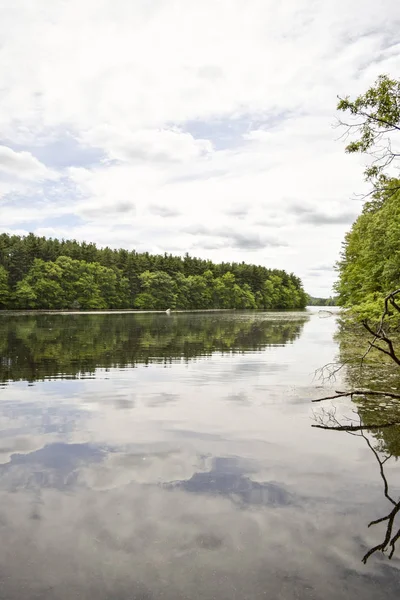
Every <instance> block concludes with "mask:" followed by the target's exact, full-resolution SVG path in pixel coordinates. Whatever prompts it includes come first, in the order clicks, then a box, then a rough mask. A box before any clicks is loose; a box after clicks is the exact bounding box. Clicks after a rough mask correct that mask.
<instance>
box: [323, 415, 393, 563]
mask: <svg viewBox="0 0 400 600" xmlns="http://www.w3.org/2000/svg"><path fill="white" fill-rule="evenodd" d="M384 412H385V411H384V410H383V413H384ZM354 413H355V414H357V411H354ZM314 418H315V421H316V423H315V424H314V425H312V427H316V428H319V429H326V430H330V431H342V432H343V431H344V432H346V433H348V434H349V435H354V436H357V437H361V438H362V439H363V440H364V441H365V443H366V444H367V446H368V448H369V449H370V450H371V452H372V453H373V455H374V457H375V459H376V461H377V463H378V465H379V474H380V477H381V479H382V482H383V493H384V496H385V498H386V499H387V500H388V501H389V502H390V504H391V505H392V509H391V510H390V511H389V513H388V514H386V515H385V516H383V517H381V518H379V519H375V520H374V521H371V522H370V523H369V524H368V527H372V526H373V525H378V524H380V523H385V524H386V530H385V535H384V537H383V540H382V541H381V542H380V543H379V544H376V545H375V546H373V547H372V548H370V549H369V550H368V552H367V553H366V554H365V555H364V556H363V559H362V562H363V563H364V564H366V563H367V561H368V559H369V558H370V556H372V555H373V554H375V553H376V552H382V553H388V554H387V556H388V558H389V559H391V558H392V557H393V556H394V553H395V551H396V543H397V541H398V540H399V538H400V525H399V523H397V524H396V517H397V514H398V513H399V512H400V498H397V499H395V498H394V497H393V495H392V494H391V492H390V486H389V482H388V479H387V476H386V473H385V469H384V467H385V465H386V464H387V463H388V462H389V461H390V460H391V459H393V460H397V458H398V455H397V453H396V454H393V453H392V452H390V451H389V450H388V448H387V447H386V445H385V443H384V442H382V440H384V437H382V436H383V430H385V433H386V430H391V436H390V440H391V441H393V438H398V439H399V440H400V426H399V424H400V419H399V420H397V421H388V420H387V419H389V418H390V419H393V415H390V417H389V416H388V417H387V419H386V420H385V418H384V414H383V415H381V417H380V420H381V423H380V424H373V423H369V424H363V419H362V412H361V411H360V413H359V414H358V423H357V422H355V421H354V419H349V418H346V419H345V420H346V423H343V422H341V421H340V420H339V418H338V417H337V416H336V409H335V407H332V408H330V409H324V408H323V409H321V410H320V411H319V413H317V414H315V415H314ZM367 433H370V434H372V435H373V436H374V440H373V442H371V440H370V438H369V437H368V435H367ZM374 443H375V444H377V446H375V447H374Z"/></svg>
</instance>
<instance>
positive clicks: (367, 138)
mask: <svg viewBox="0 0 400 600" xmlns="http://www.w3.org/2000/svg"><path fill="white" fill-rule="evenodd" d="M337 108H338V110H340V111H342V112H346V113H348V114H349V116H350V119H351V122H350V123H342V125H345V126H346V127H347V132H348V133H349V134H350V135H352V134H355V135H356V139H353V140H351V141H350V142H349V143H348V144H347V146H346V152H349V153H354V152H361V153H364V154H371V155H372V156H373V159H374V160H373V162H372V163H371V164H369V165H368V166H367V168H366V170H365V177H366V179H367V180H370V181H372V182H373V183H374V185H375V189H382V188H384V187H385V186H386V184H387V183H388V182H389V181H390V177H389V175H388V173H387V172H386V171H387V168H388V167H389V166H390V165H391V164H392V163H393V161H395V160H396V158H398V154H396V153H395V152H394V151H393V150H392V144H391V138H390V135H391V134H392V133H394V132H399V131H400V81H396V80H394V79H390V78H389V77H388V76H387V75H381V76H380V77H378V79H377V80H376V82H375V85H374V86H373V87H371V88H370V89H369V90H367V92H366V93H365V94H362V95H360V96H358V97H357V98H356V99H355V100H350V98H349V97H346V98H342V99H340V100H339V103H338V105H337Z"/></svg>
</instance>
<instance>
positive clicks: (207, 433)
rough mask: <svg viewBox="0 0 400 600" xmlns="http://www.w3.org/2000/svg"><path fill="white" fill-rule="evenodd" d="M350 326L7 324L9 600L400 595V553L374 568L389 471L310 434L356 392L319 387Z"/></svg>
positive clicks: (241, 318)
mask: <svg viewBox="0 0 400 600" xmlns="http://www.w3.org/2000/svg"><path fill="white" fill-rule="evenodd" d="M336 329H337V322H336V316H335V315H333V316H329V315H327V314H326V313H320V312H318V309H317V308H315V309H310V310H307V311H304V312H282V313H279V312H276V313H268V312H265V313H263V312H247V313H246V312H238V311H235V312H224V313H177V314H174V313H172V314H171V315H166V314H129V313H122V314H118V313H117V314H90V315H89V314H73V315H72V314H70V315H68V314H67V315H61V314H28V315H23V314H20V315H11V314H6V313H3V314H1V313H0V358H1V364H0V399H1V402H0V531H1V545H0V598H4V599H5V598H7V599H14V598H15V599H17V598H18V599H19V600H24V599H31V598H34V599H36V598H40V599H42V598H43V599H46V600H47V599H53V598H54V599H56V598H57V599H67V598H68V599H71V598H72V599H74V598H79V599H86V598H90V599H94V598H96V599H100V600H102V599H113V600H123V599H136V600H161V599H163V600H181V599H204V600H214V599H218V600H225V599H227V600H228V599H230V600H232V599H235V600H236V599H237V600H245V599H249V600H250V599H251V600H258V599H270V600H275V599H285V600H286V599H287V600H291V599H295V598H296V599H321V600H322V599H323V600H329V599H336V598H346V599H349V598H355V597H359V598H360V599H362V600H369V599H371V600H372V599H374V600H379V599H385V600H388V599H392V598H393V599H394V598H396V599H397V598H398V596H399V593H400V592H399V584H400V560H399V556H400V549H399V553H398V554H396V553H395V555H394V556H393V558H392V560H389V559H388V557H387V555H382V553H376V554H374V555H373V556H371V557H370V559H369V561H368V562H367V564H366V565H364V564H363V563H362V561H361V559H362V557H363V556H364V554H365V553H366V552H367V551H368V549H369V548H371V547H373V546H374V545H376V544H378V543H379V542H380V541H382V539H383V537H384V532H385V528H384V525H383V528H382V524H381V525H378V526H373V527H371V528H368V524H369V523H370V522H371V521H372V520H374V519H378V518H381V517H383V516H385V515H386V514H387V513H388V512H389V511H390V506H391V504H390V502H389V501H388V499H387V498H385V496H384V493H383V483H382V478H381V475H380V465H379V464H378V462H377V458H376V456H375V454H374V452H372V451H371V448H370V447H369V446H368V444H366V443H365V439H364V438H362V437H359V436H356V435H349V434H348V433H343V432H336V431H324V430H320V429H315V428H312V427H311V426H312V424H315V420H316V419H317V420H318V418H320V415H321V412H320V411H321V410H322V409H323V406H322V405H321V404H313V405H312V404H311V399H313V398H317V397H319V396H325V395H329V394H330V393H331V392H333V391H334V390H335V389H340V385H342V386H343V384H344V379H343V380H342V379H341V378H344V377H345V374H344V370H341V371H339V373H338V374H337V380H336V382H333V381H325V383H323V382H322V381H321V380H319V379H318V378H316V377H315V371H316V370H317V369H318V368H320V367H322V366H323V365H325V364H327V363H331V362H333V361H335V360H337V358H338V354H339V343H338V341H337V340H336V339H335V337H334V334H335V331H336ZM334 404H335V406H336V407H337V411H338V413H337V414H340V415H341V416H342V415H345V414H346V411H350V414H353V413H352V410H357V409H359V405H356V404H354V405H352V404H351V403H350V402H349V401H348V400H340V401H337V402H335V403H334ZM324 406H325V405H324ZM331 406H332V405H331V404H330V403H326V406H325V408H326V409H329V408H330V407H331ZM313 411H314V413H315V416H314V415H313ZM395 433H396V432H395ZM391 436H392V437H391V438H390V439H392V438H393V431H392V433H391ZM370 440H371V442H372V443H371V445H372V447H373V448H374V447H376V446H377V445H379V450H380V452H381V456H384V455H385V452H387V448H386V447H385V440H386V438H385V437H382V436H380V437H379V435H378V434H375V437H374V436H370ZM388 443H389V442H388ZM390 443H391V442H390ZM382 462H383V460H382ZM384 467H385V472H386V478H387V480H388V482H389V483H390V489H391V493H392V495H394V496H396V498H398V496H399V494H400V473H399V472H400V469H399V468H398V466H397V465H396V456H394V457H393V458H392V459H388V460H387V462H386V463H385V465H384ZM399 526H400V524H399Z"/></svg>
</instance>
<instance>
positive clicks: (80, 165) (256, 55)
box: [0, 0, 400, 295]
mask: <svg viewBox="0 0 400 600" xmlns="http://www.w3.org/2000/svg"><path fill="white" fill-rule="evenodd" d="M399 31H400V2H399V0H380V1H379V2H377V1H376V0H283V1H282V2H277V1H276V0H273V1H272V0H246V1H245V0H35V1H32V0H9V1H7V0H6V1H3V2H1V3H0V228H1V230H2V231H6V232H15V233H19V234H25V233H27V232H29V231H33V232H34V233H36V234H39V235H46V236H52V237H65V238H76V239H78V240H87V241H94V242H96V243H98V244H99V245H109V246H111V247H125V248H130V249H132V248H135V249H136V250H138V251H143V250H148V251H151V252H164V251H167V252H172V253H174V254H183V253H184V252H186V251H188V252H189V253H190V254H193V255H197V256H201V257H208V258H211V259H213V260H215V261H242V260H243V261H246V262H255V263H258V264H263V265H266V266H268V267H275V268H284V269H286V270H287V271H293V272H294V273H296V275H299V276H300V277H301V278H302V279H303V282H304V284H305V288H306V290H307V291H308V292H310V293H312V294H315V295H327V294H329V293H330V292H331V285H332V282H333V281H334V278H335V273H334V271H333V265H334V263H335V261H336V259H337V258H338V254H339V251H340V244H341V241H342V240H343V237H344V234H345V232H346V231H347V230H348V229H349V227H350V225H351V223H352V221H353V220H354V218H355V216H356V215H357V214H358V212H359V211H360V208H361V201H360V200H359V199H355V194H357V193H360V192H362V191H364V190H365V187H364V184H363V179H362V171H363V160H362V157H358V156H348V155H345V153H344V149H343V146H344V142H343V141H340V140H338V137H339V135H340V134H339V132H338V130H335V129H334V127H333V126H334V124H335V118H336V113H335V108H336V102H337V99H336V97H337V95H338V94H339V95H346V94H349V95H356V94H358V93H361V92H363V91H364V90H365V89H367V87H368V86H370V85H371V84H372V83H373V82H374V80H375V79H376V77H377V75H379V74H380V73H388V74H390V75H391V76H393V77H398V76H399V68H400V35H399Z"/></svg>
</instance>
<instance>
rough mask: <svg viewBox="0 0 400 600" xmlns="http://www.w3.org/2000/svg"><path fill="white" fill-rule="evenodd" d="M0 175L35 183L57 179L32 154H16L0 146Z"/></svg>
mask: <svg viewBox="0 0 400 600" xmlns="http://www.w3.org/2000/svg"><path fill="white" fill-rule="evenodd" d="M0 174H2V175H6V176H11V177H15V178H18V179H23V180H33V181H43V180H45V179H54V178H55V174H54V173H52V172H51V171H50V170H49V169H47V168H46V167H45V165H43V164H42V163H41V162H40V161H39V160H37V158H35V157H34V156H32V154H31V153H30V152H15V151H14V150H12V149H11V148H8V147H7V146H2V145H0Z"/></svg>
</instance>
